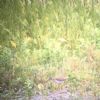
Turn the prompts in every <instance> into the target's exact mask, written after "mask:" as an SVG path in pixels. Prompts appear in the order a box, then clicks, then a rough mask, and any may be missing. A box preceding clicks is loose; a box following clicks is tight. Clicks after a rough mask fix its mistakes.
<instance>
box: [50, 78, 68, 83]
mask: <svg viewBox="0 0 100 100" xmlns="http://www.w3.org/2000/svg"><path fill="white" fill-rule="evenodd" d="M51 80H52V81H53V82H55V83H57V84H61V83H64V82H65V81H66V80H67V78H65V77H57V78H51Z"/></svg>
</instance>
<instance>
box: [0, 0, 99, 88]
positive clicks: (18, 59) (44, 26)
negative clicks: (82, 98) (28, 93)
mask: <svg viewBox="0 0 100 100" xmlns="http://www.w3.org/2000/svg"><path fill="white" fill-rule="evenodd" d="M14 3H15V4H16V5H19V6H18V7H20V9H17V8H18V7H17V6H14V5H15V4H13V2H12V3H11V6H9V7H10V8H9V11H8V12H7V11H6V10H7V9H6V8H3V7H2V9H0V11H2V13H3V12H4V14H3V15H1V17H0V22H1V24H0V32H1V33H0V35H1V37H0V39H1V44H0V48H3V49H4V50H5V47H6V48H9V49H10V50H11V52H12V53H11V54H10V55H12V57H10V58H12V59H13V65H12V66H13V67H12V68H13V71H12V73H13V74H14V75H13V77H12V78H11V80H12V88H13V86H15V87H16V88H18V85H19V84H20V82H21V83H23V84H24V85H25V86H26V88H27V89H30V88H32V87H34V88H35V89H37V88H38V84H40V83H41V82H40V81H39V80H46V79H47V78H48V77H54V76H57V75H58V74H59V73H60V72H59V71H57V72H56V70H60V69H59V68H61V69H65V72H64V75H66V76H69V84H70V83H71V82H72V84H73V85H74V83H75V82H76V81H75V82H73V77H74V76H75V77H74V78H75V79H77V78H79V80H84V78H85V79H87V78H88V80H89V78H90V77H92V78H90V81H94V80H93V77H94V76H93V75H94V73H91V74H88V73H89V72H91V70H92V67H91V66H93V68H95V71H97V69H98V68H99V66H100V64H99V61H100V52H99V50H100V45H99V44H100V13H99V10H100V3H99V2H98V3H97V2H95V3H93V0H92V1H91V0H88V1H87V2H85V0H32V1H31V0H29V1H27V0H26V1H20V2H17V1H16V2H14ZM7 5H10V3H9V2H8V3H7ZM12 6H13V7H14V9H12V8H13V7H12ZM14 11H16V12H14ZM17 11H18V12H17ZM2 13H1V14H2ZM5 14H7V15H8V16H6V15H5ZM8 19H9V21H8ZM4 40H5V41H4ZM92 44H93V45H95V47H94V48H93V47H92ZM91 50H92V53H91V54H89V53H90V52H91ZM97 52H98V53H97ZM8 53H9V52H8ZM98 55H99V56H98ZM74 57H75V58H74ZM92 57H93V61H91V59H92ZM4 58H6V56H5V55H4ZM70 58H71V59H70ZM0 59H2V58H0ZM69 59H70V60H69ZM80 63H81V64H80ZM2 66H3V65H2ZM88 68H89V69H88ZM96 68H97V69H96ZM84 69H85V70H84ZM27 70H28V71H27ZM75 70H78V71H75ZM74 71H75V72H74ZM39 73H40V74H39ZM98 73H99V72H97V74H98ZM38 74H39V75H38ZM35 75H37V78H36V76H35ZM41 76H42V77H43V79H42V77H41ZM58 76H59V75H58ZM35 78H36V79H37V80H36V79H35ZM38 78H39V79H38ZM95 78H96V77H95ZM1 84H3V82H2V83H1ZM43 84H44V83H43ZM76 84H77V82H76ZM73 85H72V86H73ZM83 87H84V86H83Z"/></svg>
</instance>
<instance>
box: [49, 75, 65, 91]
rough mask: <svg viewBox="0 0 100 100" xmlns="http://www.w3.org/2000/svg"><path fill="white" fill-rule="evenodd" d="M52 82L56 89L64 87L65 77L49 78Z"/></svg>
mask: <svg viewBox="0 0 100 100" xmlns="http://www.w3.org/2000/svg"><path fill="white" fill-rule="evenodd" d="M49 80H51V81H52V82H53V83H54V87H55V88H56V89H60V90H61V89H62V88H64V87H65V85H64V82H65V81H66V80H67V78H66V77H56V78H49Z"/></svg>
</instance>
